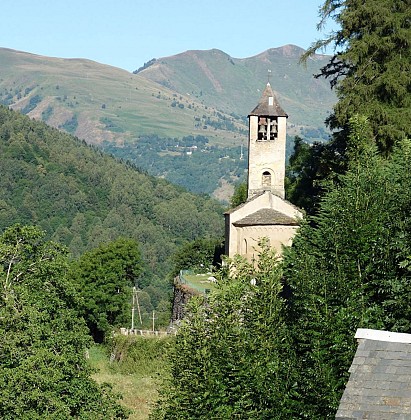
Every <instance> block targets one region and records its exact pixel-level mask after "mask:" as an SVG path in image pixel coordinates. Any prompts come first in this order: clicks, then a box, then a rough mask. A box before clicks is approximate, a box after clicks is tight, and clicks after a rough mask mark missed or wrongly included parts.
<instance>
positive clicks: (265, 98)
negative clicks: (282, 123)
mask: <svg viewBox="0 0 411 420" xmlns="http://www.w3.org/2000/svg"><path fill="white" fill-rule="evenodd" d="M250 115H257V116H266V117H288V115H287V114H286V113H285V111H284V110H283V109H282V108H281V106H280V104H279V103H278V101H277V98H276V97H275V95H274V92H273V90H272V89H271V85H270V82H268V83H267V86H266V87H265V89H264V91H263V94H262V95H261V99H260V102H259V103H258V105H257V106H256V107H255V108H254V109H253V110H252V111H251V112H250ZM250 115H249V116H250Z"/></svg>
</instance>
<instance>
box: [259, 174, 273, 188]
mask: <svg viewBox="0 0 411 420" xmlns="http://www.w3.org/2000/svg"><path fill="white" fill-rule="evenodd" d="M261 183H262V186H263V187H271V174H270V172H268V171H264V172H263V178H262V182H261Z"/></svg>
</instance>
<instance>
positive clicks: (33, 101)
mask: <svg viewBox="0 0 411 420" xmlns="http://www.w3.org/2000/svg"><path fill="white" fill-rule="evenodd" d="M42 99H43V98H42V97H41V96H40V95H34V96H32V97H31V98H30V99H29V102H28V103H27V105H26V106H25V107H24V108H22V110H21V113H22V114H28V113H29V112H30V111H33V109H34V108H36V106H37V104H38V103H39V102H41V100H42Z"/></svg>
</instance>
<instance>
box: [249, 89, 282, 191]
mask: <svg viewBox="0 0 411 420" xmlns="http://www.w3.org/2000/svg"><path fill="white" fill-rule="evenodd" d="M248 118H249V135H248V182H247V188H248V189H247V191H248V196H247V198H248V199H250V198H252V197H253V196H255V195H256V194H259V193H261V192H263V191H271V192H272V193H273V194H275V195H278V196H279V197H281V198H284V196H285V192H284V178H285V142H286V130H287V127H286V126H287V118H288V115H287V114H286V113H285V112H284V110H283V109H282V108H281V106H280V104H279V103H278V101H277V98H276V97H275V95H274V92H273V90H272V88H271V85H270V83H269V82H268V83H267V86H266V87H265V89H264V91H263V94H262V96H261V99H260V102H259V103H258V105H257V106H256V107H255V108H254V109H253V110H252V111H251V112H250V115H249V116H248Z"/></svg>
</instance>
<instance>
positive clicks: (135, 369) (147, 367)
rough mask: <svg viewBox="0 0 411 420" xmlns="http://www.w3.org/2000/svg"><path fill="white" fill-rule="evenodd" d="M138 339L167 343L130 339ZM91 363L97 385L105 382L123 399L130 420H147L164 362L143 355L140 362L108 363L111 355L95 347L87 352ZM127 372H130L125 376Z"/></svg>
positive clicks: (155, 395)
mask: <svg viewBox="0 0 411 420" xmlns="http://www.w3.org/2000/svg"><path fill="white" fill-rule="evenodd" d="M133 339H137V340H167V339H164V338H152V337H151V338H141V337H135V338H131V341H132V340H133ZM89 355H90V359H89V360H90V364H91V365H92V367H93V368H94V369H96V373H94V374H93V378H94V379H95V380H96V381H97V382H98V383H103V382H107V383H109V384H110V385H112V387H113V391H114V392H115V393H118V394H120V395H121V396H122V400H121V404H123V405H124V406H125V407H127V408H129V409H131V410H132V414H131V415H130V419H131V420H146V419H148V416H149V413H150V410H151V409H152V407H153V405H154V404H155V402H156V400H157V398H158V386H159V384H160V379H161V373H162V372H163V371H164V360H156V359H151V358H150V357H147V355H143V354H142V357H141V359H139V360H135V357H133V360H127V364H126V366H125V364H124V365H122V364H121V363H119V362H116V361H114V362H110V355H109V354H108V352H107V350H106V348H105V347H104V346H102V345H98V344H96V345H94V346H93V347H92V348H91V349H90V351H89ZM127 370H129V371H130V370H131V371H132V372H130V373H127Z"/></svg>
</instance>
